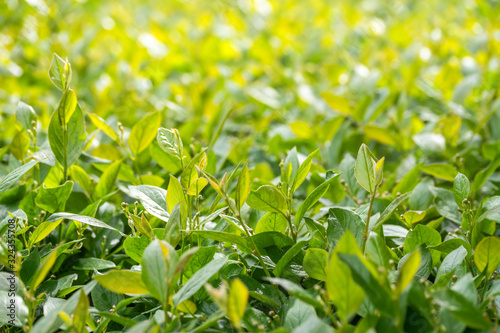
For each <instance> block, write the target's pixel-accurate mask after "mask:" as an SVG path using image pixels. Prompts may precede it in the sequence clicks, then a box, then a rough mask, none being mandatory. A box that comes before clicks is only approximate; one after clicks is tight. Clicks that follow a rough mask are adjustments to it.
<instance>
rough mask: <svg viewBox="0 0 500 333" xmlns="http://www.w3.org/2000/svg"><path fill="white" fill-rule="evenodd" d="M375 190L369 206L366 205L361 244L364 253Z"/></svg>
mask: <svg viewBox="0 0 500 333" xmlns="http://www.w3.org/2000/svg"><path fill="white" fill-rule="evenodd" d="M375 192H376V191H375ZM375 192H373V193H372V195H371V197H370V206H369V207H368V215H367V216H366V225H365V232H364V234H363V246H362V247H361V251H362V252H363V254H364V253H365V247H366V240H367V239H368V232H369V230H370V217H371V214H372V207H373V202H374V201H375Z"/></svg>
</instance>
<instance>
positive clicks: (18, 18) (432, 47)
mask: <svg viewBox="0 0 500 333" xmlns="http://www.w3.org/2000/svg"><path fill="white" fill-rule="evenodd" d="M498 13H499V9H498V6H497V5H496V1H481V0H477V1H473V0H466V1H455V0H447V1H442V0H426V1H422V0H416V1H382V0H381V1H375V0H368V1H319V0H311V1H295V0H293V1H292V0H276V1H267V0H238V1H222V0H213V1H206V0H191V1H187V0H186V1H177V0H170V1H152V0H149V1H143V0H124V1H97V0H89V1H83V0H81V1H52V0H27V1H21V0H17V1H16V0H6V1H1V2H0V27H1V30H0V110H1V111H0V112H1V123H2V125H1V126H0V131H1V133H0V143H1V145H2V146H6V145H7V144H8V143H9V142H10V141H11V139H12V137H13V136H14V135H15V132H16V131H17V130H16V127H15V126H10V124H13V123H15V121H14V119H15V111H16V108H17V104H18V101H23V102H25V103H28V104H30V105H32V106H33V107H34V109H35V111H36V113H37V114H38V116H39V120H40V121H41V123H40V126H41V127H42V128H46V127H47V124H48V121H49V117H50V115H51V113H52V112H53V111H54V110H55V108H56V106H57V103H58V101H59V99H60V93H59V91H57V90H56V88H55V87H54V86H53V85H52V83H51V82H50V80H49V78H48V68H49V66H50V61H51V59H52V54H53V53H57V54H58V55H60V56H61V57H63V58H66V57H67V59H68V60H69V61H70V63H71V64H72V69H73V79H72V82H71V86H72V88H73V89H74V90H75V91H76V92H77V96H78V99H79V103H80V105H81V107H82V109H83V111H84V112H85V113H96V114H98V115H100V116H101V117H102V118H104V119H106V121H107V122H108V123H109V124H110V125H111V126H112V127H114V128H117V126H118V125H117V124H118V122H121V123H122V124H123V125H124V127H125V132H127V131H129V129H130V128H131V127H132V126H133V125H134V124H135V123H136V122H137V120H138V119H141V118H142V117H144V116H145V115H146V114H147V113H150V112H152V111H156V110H158V111H161V112H162V118H163V120H162V125H163V126H165V127H177V128H178V129H179V131H180V132H181V134H182V136H183V138H184V139H185V140H187V141H189V140H190V138H192V140H193V141H196V142H197V143H199V144H200V145H208V144H210V143H211V140H212V138H213V137H214V135H215V132H216V131H217V130H218V128H219V127H220V126H219V125H220V124H222V122H223V121H224V119H226V118H227V120H226V121H225V123H224V126H223V127H222V131H221V134H220V136H219V137H218V138H219V139H218V140H217V142H216V144H215V147H214V150H215V151H216V152H217V154H218V155H221V156H224V157H225V158H227V159H229V160H231V161H234V162H235V163H237V162H239V161H240V160H242V159H244V158H245V157H246V156H247V154H248V152H249V149H250V150H251V151H250V153H252V149H253V150H255V149H257V150H258V149H263V150H264V151H266V152H268V153H271V156H273V155H275V156H276V158H277V159H279V157H280V154H281V156H283V154H284V153H285V152H286V150H288V149H291V148H292V147H294V146H297V147H298V149H299V151H301V150H302V151H303V152H304V153H306V152H310V151H312V150H313V149H315V148H316V147H318V146H320V147H321V148H322V149H323V150H324V151H326V152H327V156H328V158H327V161H326V163H327V166H330V167H332V166H336V165H337V164H338V162H339V160H340V158H341V156H342V153H343V152H344V151H348V152H351V153H352V154H353V155H355V153H356V151H357V148H358V147H359V145H360V143H361V142H375V143H374V144H375V145H376V146H377V145H378V146H377V147H378V150H379V151H380V153H381V154H395V153H398V152H399V153H403V154H404V152H405V151H408V150H411V149H413V148H415V147H416V146H418V148H419V150H418V154H422V152H423V154H427V155H428V156H430V160H431V161H432V159H452V158H453V156H454V154H456V153H457V152H458V151H460V150H461V149H464V146H463V145H462V147H460V144H461V143H464V142H474V138H475V137H476V136H475V135H477V134H478V133H479V134H481V136H480V138H479V139H478V140H480V141H481V140H490V141H493V142H496V141H498V140H500V125H499V124H500V117H499V116H498V112H497V110H498V104H497V103H495V101H496V97H497V92H498V86H499V79H498V68H499V58H498V54H499V45H500V44H499V41H500V30H499V22H500V21H499V20H497V18H498ZM464 127H465V130H467V131H466V132H465V131H464ZM92 129H95V128H93V127H92V124H91V123H90V121H88V119H87V130H88V131H90V130H92ZM125 135H126V133H125ZM335 136H336V138H335ZM339 140H340V141H339ZM212 143H213V142H212ZM445 146H447V147H448V149H445ZM251 147H252V148H251ZM454 147H456V149H455V148H454ZM92 154H93V155H95V156H98V157H108V158H109V156H115V157H116V158H118V157H119V156H120V154H122V152H120V151H119V150H118V149H117V148H115V147H113V146H112V145H104V146H103V147H100V146H99V147H97V149H95V150H93V151H92ZM417 157H418V156H417ZM386 160H387V159H386ZM388 160H389V161H390V159H388ZM471 163H472V164H474V161H473V160H471ZM472 164H471V165H472Z"/></svg>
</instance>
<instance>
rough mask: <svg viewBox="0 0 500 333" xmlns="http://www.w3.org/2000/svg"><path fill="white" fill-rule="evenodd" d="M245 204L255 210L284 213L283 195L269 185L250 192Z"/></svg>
mask: <svg viewBox="0 0 500 333" xmlns="http://www.w3.org/2000/svg"><path fill="white" fill-rule="evenodd" d="M247 204H248V205H249V206H250V207H252V208H253V209H256V210H262V211H265V212H273V213H281V214H284V213H286V210H287V203H286V199H285V197H284V196H283V194H282V193H281V192H280V191H278V189H277V188H276V187H274V186H271V185H262V186H261V187H259V188H258V189H257V190H256V191H251V192H250V194H249V195H248V198H247Z"/></svg>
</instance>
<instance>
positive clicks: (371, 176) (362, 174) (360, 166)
mask: <svg viewBox="0 0 500 333" xmlns="http://www.w3.org/2000/svg"><path fill="white" fill-rule="evenodd" d="M376 164H377V159H376V158H375V156H374V155H373V154H372V152H371V151H370V149H369V148H368V147H367V146H366V145H365V144H362V145H361V147H360V148H359V151H358V156H357V158H356V166H355V168H354V173H355V175H356V179H357V180H358V183H359V185H361V187H363V188H364V189H365V190H367V191H368V192H370V193H371V194H373V193H374V192H375V190H376V187H377V182H376V178H375V165H376Z"/></svg>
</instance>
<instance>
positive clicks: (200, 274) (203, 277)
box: [172, 256, 227, 307]
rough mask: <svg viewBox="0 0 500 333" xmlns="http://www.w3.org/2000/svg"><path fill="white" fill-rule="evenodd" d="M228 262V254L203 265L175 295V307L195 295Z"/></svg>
mask: <svg viewBox="0 0 500 333" xmlns="http://www.w3.org/2000/svg"><path fill="white" fill-rule="evenodd" d="M226 262H227V256H223V257H221V258H215V259H214V260H212V261H210V262H209V263H208V264H206V265H205V266H203V267H202V268H201V269H200V270H198V271H197V272H196V273H194V275H193V276H192V277H191V278H190V279H189V280H188V281H187V282H186V283H185V284H184V285H183V286H182V288H181V289H180V290H179V291H178V292H177V293H176V294H175V295H174V297H173V298H172V301H173V303H174V307H177V305H179V304H181V303H182V302H184V301H185V300H187V299H188V298H189V297H191V296H193V295H194V294H195V293H196V292H197V291H198V290H199V289H200V288H201V287H203V285H204V284H205V283H206V282H207V281H208V280H209V279H210V278H211V277H212V276H213V275H215V274H216V273H217V272H219V270H220V269H221V268H222V266H224V265H225V264H226Z"/></svg>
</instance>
